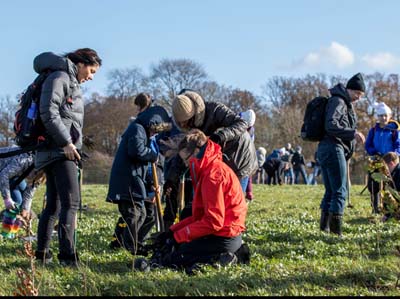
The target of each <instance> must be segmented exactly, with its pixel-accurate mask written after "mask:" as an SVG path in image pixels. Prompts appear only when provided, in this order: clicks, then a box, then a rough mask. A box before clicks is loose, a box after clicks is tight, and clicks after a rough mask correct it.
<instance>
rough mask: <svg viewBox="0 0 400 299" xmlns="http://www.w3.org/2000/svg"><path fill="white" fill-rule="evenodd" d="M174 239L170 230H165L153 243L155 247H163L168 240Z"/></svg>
mask: <svg viewBox="0 0 400 299" xmlns="http://www.w3.org/2000/svg"><path fill="white" fill-rule="evenodd" d="M171 238H172V239H173V238H174V233H173V232H172V231H171V230H167V231H166V232H162V233H160V234H159V235H158V236H157V237H156V240H155V242H154V244H155V245H156V246H163V245H165V244H166V243H167V240H168V239H171Z"/></svg>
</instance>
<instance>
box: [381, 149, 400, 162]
mask: <svg viewBox="0 0 400 299" xmlns="http://www.w3.org/2000/svg"><path fill="white" fill-rule="evenodd" d="M382 159H383V161H385V163H386V164H388V163H390V162H395V163H399V156H398V155H397V154H396V153H395V152H388V153H386V154H384V155H383V157H382Z"/></svg>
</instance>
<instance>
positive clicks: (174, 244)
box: [165, 234, 178, 247]
mask: <svg viewBox="0 0 400 299" xmlns="http://www.w3.org/2000/svg"><path fill="white" fill-rule="evenodd" d="M165 243H166V244H167V245H169V246H172V247H176V246H177V245H178V242H176V240H175V238H174V235H173V234H172V237H171V238H168V239H167V240H166V241H165Z"/></svg>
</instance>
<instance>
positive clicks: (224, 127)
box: [197, 102, 258, 178]
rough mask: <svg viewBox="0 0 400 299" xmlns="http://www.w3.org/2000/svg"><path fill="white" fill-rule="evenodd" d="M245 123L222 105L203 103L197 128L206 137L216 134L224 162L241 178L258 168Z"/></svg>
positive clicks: (253, 147)
mask: <svg viewBox="0 0 400 299" xmlns="http://www.w3.org/2000/svg"><path fill="white" fill-rule="evenodd" d="M247 126H248V124H247V122H246V121H245V120H243V119H241V118H240V116H239V115H238V114H236V113H234V112H233V111H232V110H231V109H229V108H228V107H227V106H225V105H224V104H220V103H215V102H205V114H204V119H203V120H202V122H201V125H200V126H198V127H197V128H198V129H200V130H201V131H203V132H204V134H206V135H207V136H210V135H212V134H213V133H214V134H217V135H218V136H219V139H220V140H221V146H222V152H223V153H224V161H225V163H226V164H228V165H229V166H230V167H231V168H232V169H233V171H234V172H235V173H236V175H237V176H238V177H239V178H241V177H245V176H250V175H252V174H253V173H254V172H255V171H256V170H257V168H258V163H257V156H256V149H255V146H254V143H253V142H252V140H251V137H250V134H249V132H247Z"/></svg>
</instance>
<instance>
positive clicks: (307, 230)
mask: <svg viewBox="0 0 400 299" xmlns="http://www.w3.org/2000/svg"><path fill="white" fill-rule="evenodd" d="M362 188H363V186H353V187H352V192H351V202H352V204H353V205H354V208H346V210H345V216H344V238H343V239H338V238H336V237H335V236H332V235H329V234H324V233H321V232H320V231H319V229H318V227H319V225H318V222H319V213H320V210H319V203H320V199H321V197H322V194H323V186H320V185H318V186H305V185H298V186H265V185H262V186H261V185H254V193H255V199H254V201H253V202H252V203H251V204H249V212H248V217H247V228H248V229H247V232H246V233H245V235H244V240H245V241H246V242H247V243H248V244H249V246H250V249H251V252H252V257H251V264H250V266H233V267H228V268H223V267H222V268H212V267H205V268H204V269H203V270H202V271H201V272H200V273H198V274H197V275H195V276H187V275H186V274H184V273H183V272H176V271H172V270H168V269H161V270H154V271H152V272H150V273H141V272H136V271H133V270H132V269H130V268H129V267H128V265H129V264H131V263H132V260H133V256H131V255H130V254H129V253H127V252H125V251H123V250H119V251H112V250H110V249H108V243H109V242H110V240H111V235H112V233H113V230H114V225H115V222H116V220H117V217H118V212H117V206H116V205H113V204H109V203H106V202H105V196H106V192H107V186H104V185H85V186H84V188H83V204H84V205H88V207H89V209H88V211H84V212H82V217H81V219H79V220H78V230H77V247H78V250H79V253H80V257H81V260H82V266H81V267H80V268H78V269H69V268H63V267H61V266H59V265H58V262H57V259H56V258H55V259H54V261H53V263H52V264H51V265H49V266H46V267H38V268H37V272H39V273H40V277H39V276H38V277H37V279H39V280H40V282H41V284H40V289H39V294H40V295H49V296H63V295H92V296H100V295H102V296H106V295H110V296H112V295H123V296H127V295H134V296H141V295H142V296H145V295H147V296H150V295H182V296H189V295H192V296H196V295H209V296H216V295H225V296H229V295H243V296H257V295H278V296H280V295H282V296H283V295H288V296H290V295H298V296H301V295H311V296H314V295H331V296H334V295H369V296H371V295H400V289H399V286H397V287H396V282H397V279H398V275H399V273H400V269H399V266H400V258H399V257H397V256H396V255H395V254H394V245H395V244H398V243H400V224H399V223H398V222H386V223H380V222H379V221H373V220H378V219H377V218H376V219H374V218H373V217H372V216H371V207H370V203H369V197H368V194H367V192H365V193H364V194H363V195H360V191H361V190H362ZM43 191H44V190H43V188H41V189H40V190H39V192H38V193H37V194H36V196H35V202H34V210H35V211H36V212H40V210H41V209H42V199H43ZM78 215H79V213H78ZM36 226H37V221H35V223H34V230H35V231H36ZM35 245H36V244H34V246H35ZM51 249H52V251H53V252H56V253H57V252H58V242H57V239H56V238H55V239H53V241H52V244H51ZM18 250H22V241H20V240H3V241H2V245H1V256H0V295H12V294H13V290H14V289H15V287H16V281H17V280H16V269H17V268H18V267H22V268H24V269H28V268H29V261H28V259H27V257H25V256H23V255H19V254H16V252H17V251H18Z"/></svg>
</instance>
